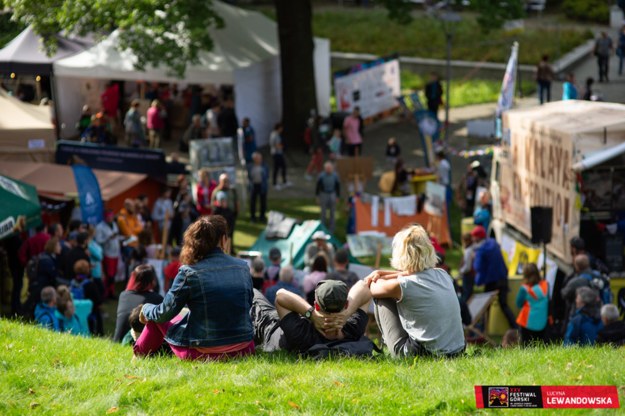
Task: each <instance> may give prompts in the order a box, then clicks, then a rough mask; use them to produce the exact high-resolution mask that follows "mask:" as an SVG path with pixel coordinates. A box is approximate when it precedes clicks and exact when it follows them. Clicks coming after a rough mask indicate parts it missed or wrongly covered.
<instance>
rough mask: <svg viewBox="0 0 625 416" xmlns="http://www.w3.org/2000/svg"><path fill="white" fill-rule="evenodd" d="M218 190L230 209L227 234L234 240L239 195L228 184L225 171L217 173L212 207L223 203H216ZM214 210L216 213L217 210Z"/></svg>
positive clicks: (228, 179) (234, 188)
mask: <svg viewBox="0 0 625 416" xmlns="http://www.w3.org/2000/svg"><path fill="white" fill-rule="evenodd" d="M250 160H251V159H250ZM220 191H223V193H224V194H225V196H226V204H225V206H226V207H228V209H230V210H231V211H232V218H231V221H232V223H231V225H232V227H230V229H229V230H228V232H229V234H228V235H229V236H230V239H231V240H232V241H234V228H235V226H236V221H237V217H238V216H239V195H238V193H237V189H236V187H234V186H230V178H228V174H227V173H225V172H224V173H222V174H221V175H219V183H218V184H217V187H216V188H215V190H214V191H213V195H212V197H211V199H212V201H211V204H212V205H213V209H215V207H216V206H221V205H223V204H219V203H217V195H218V193H219V192H220ZM214 212H215V213H217V211H214ZM229 224H230V223H229ZM233 246H234V243H233Z"/></svg>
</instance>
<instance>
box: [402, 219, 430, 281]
mask: <svg viewBox="0 0 625 416" xmlns="http://www.w3.org/2000/svg"><path fill="white" fill-rule="evenodd" d="M437 262H438V259H437V257H436V251H434V246H432V242H431V241H430V237H429V236H428V233H427V231H425V229H424V228H423V227H422V226H420V225H418V224H414V225H409V226H408V227H406V228H404V229H403V230H401V231H400V232H398V233H397V234H395V238H393V252H392V257H391V266H393V268H395V269H397V270H400V271H404V272H410V273H418V272H421V271H423V270H426V269H431V268H433V267H436V264H437Z"/></svg>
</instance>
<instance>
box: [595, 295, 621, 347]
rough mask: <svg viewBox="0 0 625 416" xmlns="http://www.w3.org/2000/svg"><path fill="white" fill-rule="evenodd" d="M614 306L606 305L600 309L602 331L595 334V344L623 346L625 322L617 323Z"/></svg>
mask: <svg viewBox="0 0 625 416" xmlns="http://www.w3.org/2000/svg"><path fill="white" fill-rule="evenodd" d="M618 318H619V313H618V308H617V307H616V305H613V304H608V305H603V306H602V307H601V321H602V322H603V329H602V330H600V331H599V333H598V334H597V344H611V345H614V346H622V345H625V322H623V321H619V319H618Z"/></svg>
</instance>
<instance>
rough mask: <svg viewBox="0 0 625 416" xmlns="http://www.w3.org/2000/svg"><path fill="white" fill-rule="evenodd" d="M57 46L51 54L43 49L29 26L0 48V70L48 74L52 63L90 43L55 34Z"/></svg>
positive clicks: (28, 73) (84, 47) (82, 48)
mask: <svg viewBox="0 0 625 416" xmlns="http://www.w3.org/2000/svg"><path fill="white" fill-rule="evenodd" d="M56 38H57V42H58V47H57V51H56V53H55V54H54V55H52V56H47V55H46V53H45V52H44V51H43V45H42V41H41V37H40V36H39V35H37V34H36V33H35V32H34V31H33V29H32V28H31V27H30V26H29V27H27V28H26V29H24V31H23V32H22V33H20V34H19V35H17V37H16V38H15V39H13V40H12V41H11V42H9V43H8V44H7V45H6V46H5V47H4V48H2V49H1V50H0V72H6V73H9V72H15V73H18V74H26V75H48V74H50V73H51V72H52V63H53V62H54V61H56V60H58V59H63V58H66V57H68V56H70V55H74V54H75V53H77V52H80V51H83V50H85V49H86V48H88V47H89V46H91V44H90V43H89V42H87V41H85V40H81V39H70V38H66V37H63V36H60V35H56Z"/></svg>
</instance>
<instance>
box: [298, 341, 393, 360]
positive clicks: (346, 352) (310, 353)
mask: <svg viewBox="0 0 625 416" xmlns="http://www.w3.org/2000/svg"><path fill="white" fill-rule="evenodd" d="M373 351H375V352H377V353H382V350H381V349H380V348H379V347H378V346H376V345H375V344H374V343H373V341H371V340H370V339H369V338H367V337H366V336H364V335H363V336H362V337H361V338H360V339H359V340H358V341H333V342H328V343H327V344H315V345H313V346H312V347H310V348H309V349H308V350H306V352H305V353H304V355H305V356H306V357H308V358H313V359H315V360H321V359H324V358H328V357H330V356H342V357H358V358H373V357H374V355H373Z"/></svg>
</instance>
